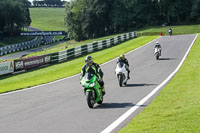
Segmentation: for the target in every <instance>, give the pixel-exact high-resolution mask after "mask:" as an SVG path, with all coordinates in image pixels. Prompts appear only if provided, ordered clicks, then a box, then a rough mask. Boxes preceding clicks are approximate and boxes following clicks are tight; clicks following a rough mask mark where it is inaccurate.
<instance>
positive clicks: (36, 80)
mask: <svg viewBox="0 0 200 133" xmlns="http://www.w3.org/2000/svg"><path fill="white" fill-rule="evenodd" d="M155 38H157V36H151V37H139V38H135V39H132V40H129V41H127V42H124V43H122V44H120V45H117V46H114V47H112V48H108V49H105V50H102V51H99V52H95V53H92V54H91V55H92V56H93V57H94V61H95V62H97V63H99V64H102V63H104V62H106V61H109V60H111V59H113V58H116V57H117V56H119V55H120V54H122V53H126V52H128V51H131V50H133V49H135V48H137V47H140V46H142V45H144V44H146V43H148V42H149V41H151V40H153V39H155ZM102 57H104V58H102ZM84 58H85V57H81V58H78V59H74V60H72V61H69V62H64V63H61V64H57V65H53V66H49V67H45V68H41V69H38V70H32V71H29V72H26V73H22V74H17V75H9V76H3V77H0V93H3V92H8V91H13V90H17V89H22V88H27V87H30V86H35V85H39V84H43V83H47V82H50V81H54V80H57V79H61V78H64V77H69V76H72V75H74V74H77V73H80V71H81V68H82V66H83V65H84Z"/></svg>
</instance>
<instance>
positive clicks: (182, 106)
mask: <svg viewBox="0 0 200 133" xmlns="http://www.w3.org/2000/svg"><path fill="white" fill-rule="evenodd" d="M199 44H200V36H199V37H198V38H197V40H196V42H195V44H194V46H193V47H192V49H191V51H190V53H189V55H188V57H187V59H186V61H185V62H184V64H183V66H182V67H181V69H180V70H179V71H178V73H177V74H176V75H175V77H174V78H173V79H172V80H171V81H170V83H169V84H168V85H167V86H166V87H165V88H164V89H163V90H162V91H161V93H160V94H159V96H157V97H156V99H155V100H154V101H153V102H152V103H151V104H150V105H149V106H148V107H147V108H145V109H144V110H143V111H142V112H141V113H140V114H139V115H138V116H136V117H135V118H134V119H133V120H132V121H131V122H130V123H129V124H128V125H127V126H126V127H125V128H123V129H122V130H121V131H120V132H119V133H175V132H178V133H199V132H200V126H199V123H200V63H199V62H200V52H199V51H200V45H199Z"/></svg>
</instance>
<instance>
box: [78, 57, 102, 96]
mask: <svg viewBox="0 0 200 133" xmlns="http://www.w3.org/2000/svg"><path fill="white" fill-rule="evenodd" d="M86 72H90V73H93V74H95V75H96V76H97V79H98V83H99V84H100V86H101V91H102V94H103V95H105V89H104V82H103V72H102V70H101V68H100V66H99V65H98V64H97V63H94V62H93V58H92V56H90V55H88V56H86V58H85V65H84V66H83V67H82V70H81V78H82V77H83V76H84V75H85V73H86Z"/></svg>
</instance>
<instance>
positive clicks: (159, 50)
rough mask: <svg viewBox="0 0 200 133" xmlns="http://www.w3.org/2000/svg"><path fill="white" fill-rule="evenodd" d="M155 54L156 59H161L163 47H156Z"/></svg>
mask: <svg viewBox="0 0 200 133" xmlns="http://www.w3.org/2000/svg"><path fill="white" fill-rule="evenodd" d="M154 56H155V57H156V60H159V56H161V49H160V48H158V47H156V48H155V49H154Z"/></svg>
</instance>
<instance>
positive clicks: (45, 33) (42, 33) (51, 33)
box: [20, 31, 66, 36]
mask: <svg viewBox="0 0 200 133" xmlns="http://www.w3.org/2000/svg"><path fill="white" fill-rule="evenodd" d="M20 35H21V36H61V35H66V32H65V31H30V32H21V33H20Z"/></svg>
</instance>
